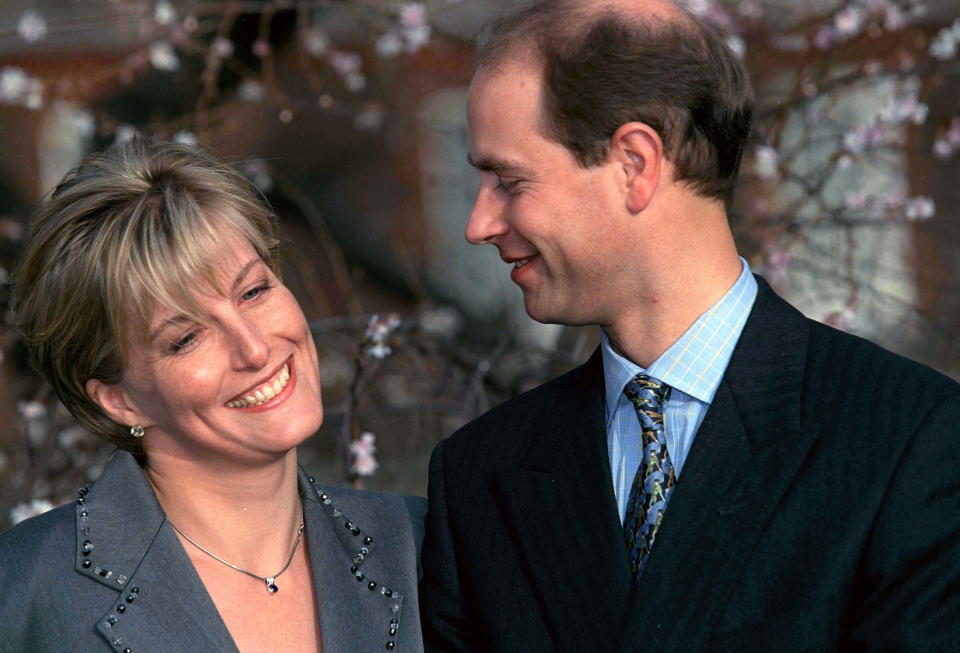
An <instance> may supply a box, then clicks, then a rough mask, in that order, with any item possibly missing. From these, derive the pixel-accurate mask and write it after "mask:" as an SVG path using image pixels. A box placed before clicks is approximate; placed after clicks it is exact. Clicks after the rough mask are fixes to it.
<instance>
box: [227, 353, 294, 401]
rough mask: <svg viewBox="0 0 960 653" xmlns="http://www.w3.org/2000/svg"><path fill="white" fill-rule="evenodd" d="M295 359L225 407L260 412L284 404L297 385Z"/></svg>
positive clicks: (288, 361)
mask: <svg viewBox="0 0 960 653" xmlns="http://www.w3.org/2000/svg"><path fill="white" fill-rule="evenodd" d="M296 380H297V379H296V374H295V373H294V367H293V358H292V357H291V358H290V359H288V360H287V362H286V363H284V364H283V365H282V366H281V367H280V369H279V370H277V372H276V374H274V375H273V376H272V377H270V378H269V379H267V380H266V381H264V382H263V383H261V384H259V385H257V386H256V387H254V388H252V389H250V390H248V391H246V392H244V393H242V394H241V395H238V396H236V397H234V398H233V399H231V400H230V401H228V402H227V403H226V404H225V406H226V407H227V408H230V409H233V410H243V411H245V412H259V411H263V410H269V409H271V408H273V407H275V406H278V405H279V404H280V403H282V402H283V401H284V400H285V399H286V398H287V397H289V396H290V395H291V394H292V393H293V388H294V386H295V385H296Z"/></svg>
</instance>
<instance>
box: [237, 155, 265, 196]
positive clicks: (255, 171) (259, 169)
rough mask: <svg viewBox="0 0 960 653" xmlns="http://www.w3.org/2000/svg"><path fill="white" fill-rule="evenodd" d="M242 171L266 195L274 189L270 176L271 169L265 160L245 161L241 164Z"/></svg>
mask: <svg viewBox="0 0 960 653" xmlns="http://www.w3.org/2000/svg"><path fill="white" fill-rule="evenodd" d="M240 171H241V172H243V174H244V175H245V176H246V177H247V179H249V180H250V181H252V182H253V185H254V186H256V187H257V188H259V189H260V190H261V191H263V192H264V193H269V192H270V191H271V190H272V189H273V177H271V176H270V168H269V167H268V166H267V164H266V162H265V161H264V160H263V159H250V160H249V161H245V162H244V163H243V164H241V166H240Z"/></svg>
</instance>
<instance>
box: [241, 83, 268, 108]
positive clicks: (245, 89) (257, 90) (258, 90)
mask: <svg viewBox="0 0 960 653" xmlns="http://www.w3.org/2000/svg"><path fill="white" fill-rule="evenodd" d="M266 94H267V89H265V88H264V87H263V84H261V83H260V82H258V81H256V80H255V79H247V80H244V81H243V82H242V83H241V84H240V87H239V88H238V89H237V95H239V96H240V99H241V100H244V101H246V102H259V101H260V100H262V99H263V98H264V97H265V96H266Z"/></svg>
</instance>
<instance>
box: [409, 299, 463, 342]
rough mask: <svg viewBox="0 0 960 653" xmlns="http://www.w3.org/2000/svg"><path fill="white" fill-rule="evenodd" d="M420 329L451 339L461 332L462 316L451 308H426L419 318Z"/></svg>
mask: <svg viewBox="0 0 960 653" xmlns="http://www.w3.org/2000/svg"><path fill="white" fill-rule="evenodd" d="M417 323H418V324H419V325H420V328H421V329H423V330H424V331H426V332H427V333H429V334H431V335H435V336H443V337H451V336H454V335H456V334H457V332H458V331H460V328H461V325H462V320H461V318H460V314H459V313H458V312H457V311H456V310H455V309H453V308H450V307H449V306H439V307H433V308H424V309H423V310H421V311H420V314H419V315H418V316H417Z"/></svg>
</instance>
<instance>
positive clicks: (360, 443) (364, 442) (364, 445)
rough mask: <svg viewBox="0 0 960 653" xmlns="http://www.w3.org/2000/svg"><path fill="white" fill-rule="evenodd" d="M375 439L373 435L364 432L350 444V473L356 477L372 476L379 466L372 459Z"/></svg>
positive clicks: (374, 459) (374, 450) (373, 458)
mask: <svg viewBox="0 0 960 653" xmlns="http://www.w3.org/2000/svg"><path fill="white" fill-rule="evenodd" d="M375 442H376V437H375V436H374V435H373V433H369V432H365V433H363V434H362V435H361V436H360V438H359V439H357V440H354V441H353V442H351V443H350V454H351V455H352V457H353V462H352V464H351V465H350V471H351V472H352V473H354V474H356V475H357V476H373V475H374V473H376V471H377V469H378V468H379V467H380V464H379V463H378V462H377V459H376V458H375V457H374V454H375V453H376V452H377V447H376V445H375Z"/></svg>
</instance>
